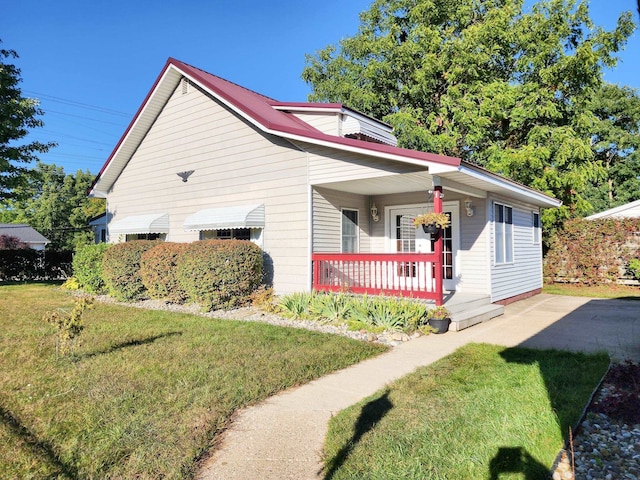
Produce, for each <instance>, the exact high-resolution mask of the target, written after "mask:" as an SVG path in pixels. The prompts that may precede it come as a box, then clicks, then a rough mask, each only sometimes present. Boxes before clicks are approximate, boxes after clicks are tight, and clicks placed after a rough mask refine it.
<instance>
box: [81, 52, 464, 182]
mask: <svg viewBox="0 0 640 480" xmlns="http://www.w3.org/2000/svg"><path fill="white" fill-rule="evenodd" d="M170 67H174V68H176V69H178V70H179V71H180V72H181V73H183V74H184V75H185V76H186V77H188V78H190V79H191V80H193V81H194V82H196V83H197V84H199V85H200V86H201V87H202V88H204V89H206V90H209V91H210V92H212V93H213V94H214V95H216V96H218V97H219V98H220V99H221V100H222V101H223V102H225V103H227V104H228V105H230V106H232V107H234V108H235V109H237V110H238V111H240V112H242V114H244V115H245V116H247V117H248V118H249V119H251V120H252V121H253V122H255V123H257V124H259V125H260V126H261V127H262V128H263V129H265V130H266V131H268V132H269V133H272V134H276V135H277V134H278V133H280V134H282V135H283V136H285V137H289V138H291V137H295V138H296V139H298V140H302V141H305V140H306V141H309V142H311V143H318V142H321V143H322V144H324V145H328V146H334V147H335V148H350V149H358V150H360V151H362V152H363V153H365V154H367V153H369V154H371V155H374V156H378V155H392V156H396V157H403V158H406V159H408V160H413V161H416V160H418V161H424V162H433V163H438V164H441V165H449V166H454V167H457V166H459V165H460V159H459V158H455V157H448V156H444V155H437V154H435V153H428V152H420V151H417V150H409V149H405V148H399V147H394V146H391V145H385V144H379V143H372V142H365V141H362V140H356V139H351V138H343V137H338V136H334V135H328V134H325V133H323V132H321V131H319V130H317V129H316V128H314V127H312V126H311V125H309V124H308V123H306V122H304V121H302V120H300V119H299V118H298V117H296V116H295V115H293V114H291V113H288V112H286V111H282V110H281V109H278V108H275V107H287V106H290V107H291V108H292V109H295V108H304V107H310V108H329V109H341V108H347V109H349V110H352V111H355V110H353V109H350V108H348V107H345V106H343V105H342V104H339V103H326V104H323V103H304V102H279V101H276V100H274V99H272V98H269V97H267V96H265V95H262V94H260V93H257V92H254V91H252V90H249V89H248V88H245V87H242V86H240V85H237V84H235V83H233V82H230V81H228V80H225V79H223V78H220V77H218V76H216V75H213V74H211V73H208V72H205V71H204V70H201V69H199V68H197V67H194V66H192V65H189V64H186V63H184V62H181V61H179V60H176V59H174V58H169V59H168V60H167V63H166V64H165V66H164V68H163V69H162V72H160V75H158V78H157V79H156V81H155V82H154V84H153V86H152V87H151V90H150V91H149V93H148V94H147V96H146V98H145V99H144V101H143V102H142V104H141V106H140V108H139V109H138V111H137V112H136V114H135V115H134V117H133V120H132V121H131V123H130V124H129V126H128V127H127V129H126V131H125V132H124V134H123V135H122V137H121V138H120V140H119V141H118V144H117V145H116V146H115V148H114V150H113V152H112V153H111V155H110V156H109V158H108V159H107V161H106V162H105V164H104V165H103V167H102V169H101V170H100V173H99V174H98V176H97V177H96V179H95V181H94V183H93V185H92V187H91V189H90V191H91V190H93V187H94V186H95V184H96V183H97V182H98V180H99V179H100V177H101V176H102V174H103V173H104V172H105V170H106V168H107V167H108V166H109V163H110V162H111V160H112V159H113V157H114V155H115V154H116V152H117V151H118V149H119V148H120V146H121V145H122V143H123V142H124V141H125V140H126V138H127V136H128V134H129V132H130V131H131V130H132V128H134V125H135V124H136V120H137V119H138V117H139V116H140V114H141V112H142V111H143V110H144V108H145V105H146V104H147V102H148V101H149V99H150V98H151V96H152V94H153V93H154V91H155V90H156V88H157V87H158V85H159V84H160V82H161V81H162V79H163V77H164V75H165V73H166V72H167V70H168V69H169V68H170ZM358 113H359V112H358ZM363 115H364V114H363Z"/></svg>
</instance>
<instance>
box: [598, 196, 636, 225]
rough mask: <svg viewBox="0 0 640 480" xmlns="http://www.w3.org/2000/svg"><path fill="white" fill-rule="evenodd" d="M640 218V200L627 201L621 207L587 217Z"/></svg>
mask: <svg viewBox="0 0 640 480" xmlns="http://www.w3.org/2000/svg"><path fill="white" fill-rule="evenodd" d="M623 217H631V218H640V200H636V201H635V202H630V203H625V204H624V205H620V206H619V207H615V208H610V209H609V210H605V211H604V212H600V213H594V214H593V215H589V216H588V217H586V219H587V220H597V219H599V218H623Z"/></svg>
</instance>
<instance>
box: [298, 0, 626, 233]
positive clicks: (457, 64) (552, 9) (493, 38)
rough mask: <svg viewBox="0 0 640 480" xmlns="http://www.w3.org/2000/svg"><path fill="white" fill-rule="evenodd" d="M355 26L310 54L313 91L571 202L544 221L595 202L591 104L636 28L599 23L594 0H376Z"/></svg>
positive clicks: (411, 139) (414, 142) (429, 146)
mask: <svg viewBox="0 0 640 480" xmlns="http://www.w3.org/2000/svg"><path fill="white" fill-rule="evenodd" d="M360 18H361V25H360V28H359V31H358V33H357V34H356V35H355V36H353V37H348V38H345V39H343V40H341V41H340V44H339V46H337V47H336V46H333V45H330V46H328V47H326V48H325V49H323V50H320V51H319V52H317V53H316V54H315V55H308V56H307V64H306V67H305V68H304V70H303V73H302V78H303V79H304V80H305V81H306V82H308V83H309V84H310V85H311V87H312V89H313V92H312V94H311V95H310V96H309V99H310V100H311V101H330V102H343V103H346V104H348V105H349V106H351V107H353V108H356V109H359V110H361V111H363V112H364V113H367V114H370V115H372V116H374V117H377V118H382V119H384V120H386V121H387V122H389V123H390V124H391V125H392V126H393V127H394V131H395V133H396V135H397V137H398V140H399V144H400V145H401V146H403V147H408V148H414V149H418V150H423V151H432V152H436V153H441V154H447V155H453V156H457V157H460V158H462V159H464V160H466V161H469V162H473V163H475V164H478V165H481V166H484V167H486V168H488V169H490V170H492V171H494V172H497V173H500V174H503V175H506V176H508V177H510V178H512V179H514V180H516V181H519V182H522V183H524V184H526V185H529V186H531V187H534V188H537V189H540V190H542V191H544V192H546V193H549V194H552V195H554V196H556V197H558V198H559V199H561V200H562V201H563V207H562V208H560V209H553V210H547V211H545V212H544V213H543V220H544V221H545V226H547V227H549V226H551V225H552V224H555V223H559V222H560V221H562V219H564V218H568V217H571V216H579V215H581V214H583V213H585V212H587V211H588V210H589V209H590V205H589V203H588V202H587V201H586V199H585V198H584V195H583V192H585V190H586V189H587V187H588V186H589V185H590V184H591V182H593V181H596V180H597V179H601V178H603V177H604V175H605V172H604V170H603V168H602V167H601V166H600V164H599V163H598V159H597V158H596V155H595V153H594V151H593V149H592V148H591V133H590V128H591V127H592V126H593V125H594V123H595V122H596V120H597V119H596V117H595V116H594V114H593V112H591V111H589V109H588V106H589V104H590V103H589V102H590V101H591V99H592V98H593V95H594V93H595V92H597V91H598V90H599V88H600V85H601V83H602V69H603V68H604V67H613V66H615V64H616V57H615V54H616V52H618V51H619V50H620V49H621V48H622V47H623V46H624V44H625V42H626V41H627V39H628V37H629V35H631V33H632V32H633V30H634V24H633V21H632V20H631V13H630V12H627V13H624V14H623V15H621V16H620V18H619V20H618V24H617V26H616V28H614V29H613V30H612V31H605V30H603V29H601V28H597V27H595V26H594V25H593V23H592V22H591V20H590V18H589V14H588V7H587V5H586V4H585V3H577V4H576V1H575V0H545V1H541V2H539V3H537V4H535V5H534V6H533V8H532V9H531V11H530V12H525V11H524V10H523V1H522V0H486V1H482V2H478V1H475V0H376V1H374V3H373V4H372V6H371V7H370V9H369V10H368V11H365V12H363V13H362V14H361V17H360Z"/></svg>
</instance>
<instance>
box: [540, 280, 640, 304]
mask: <svg viewBox="0 0 640 480" xmlns="http://www.w3.org/2000/svg"><path fill="white" fill-rule="evenodd" d="M542 292H543V293H549V294H552V295H568V296H571V297H591V298H620V299H624V300H640V287H634V286H630V285H573V284H570V283H552V284H547V285H544V287H543V288H542Z"/></svg>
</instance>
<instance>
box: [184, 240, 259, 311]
mask: <svg viewBox="0 0 640 480" xmlns="http://www.w3.org/2000/svg"><path fill="white" fill-rule="evenodd" d="M262 275H263V267H262V250H261V249H260V247H258V246H257V245H255V244H254V243H251V242H248V241H244V240H202V241H199V242H194V243H190V244H189V245H188V247H187V248H186V249H185V250H184V252H183V253H182V255H181V256H180V259H179V261H178V281H179V282H180V285H182V287H183V288H184V289H185V291H186V292H187V293H188V295H189V298H190V299H191V300H193V301H195V302H197V303H198V304H199V305H200V306H201V307H202V308H203V309H205V310H214V309H217V308H229V307H234V306H237V305H243V304H246V303H249V301H250V298H249V296H250V294H251V293H252V292H253V291H254V290H255V289H256V288H258V286H259V285H260V284H261V283H262Z"/></svg>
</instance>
